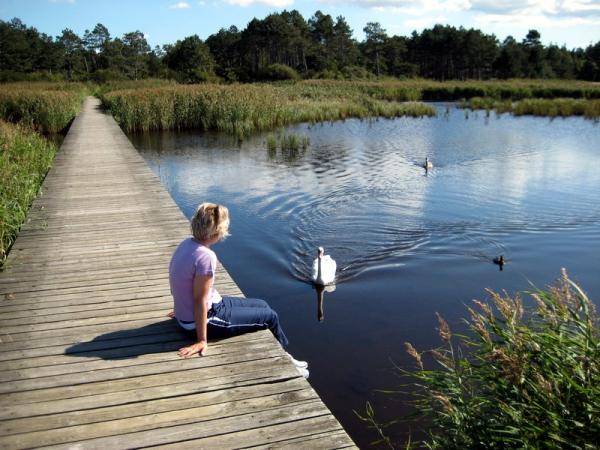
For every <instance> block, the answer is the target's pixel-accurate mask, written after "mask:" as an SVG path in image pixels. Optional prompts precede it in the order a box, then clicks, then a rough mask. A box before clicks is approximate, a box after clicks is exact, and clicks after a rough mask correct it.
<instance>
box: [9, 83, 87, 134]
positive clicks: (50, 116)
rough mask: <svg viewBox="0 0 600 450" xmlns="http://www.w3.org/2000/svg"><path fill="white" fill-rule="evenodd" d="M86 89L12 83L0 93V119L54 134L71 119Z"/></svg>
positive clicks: (73, 86)
mask: <svg viewBox="0 0 600 450" xmlns="http://www.w3.org/2000/svg"><path fill="white" fill-rule="evenodd" d="M86 92H87V90H86V87H85V85H83V84H79V83H72V84H67V83H14V84H5V85H2V89H1V90H0V119H3V120H6V121H9V122H15V123H21V124H24V125H27V126H29V127H31V128H33V129H35V130H38V131H40V132H42V133H58V132H60V131H62V130H64V129H65V128H66V127H67V126H68V125H69V123H70V122H71V121H72V120H73V119H74V118H75V116H76V115H77V113H78V112H79V109H80V107H81V103H82V101H83V98H84V97H85V95H86Z"/></svg>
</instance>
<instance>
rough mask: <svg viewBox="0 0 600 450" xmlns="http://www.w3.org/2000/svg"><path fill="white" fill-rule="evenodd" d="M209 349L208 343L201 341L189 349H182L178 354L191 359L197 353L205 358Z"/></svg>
mask: <svg viewBox="0 0 600 450" xmlns="http://www.w3.org/2000/svg"><path fill="white" fill-rule="evenodd" d="M207 348H208V343H207V342H206V341H200V342H197V343H195V344H192V345H189V346H187V347H183V348H180V349H179V351H178V352H177V354H178V355H179V356H181V357H183V358H189V357H190V356H194V355H195V354H197V353H199V354H200V356H204V353H205V352H206V349H207Z"/></svg>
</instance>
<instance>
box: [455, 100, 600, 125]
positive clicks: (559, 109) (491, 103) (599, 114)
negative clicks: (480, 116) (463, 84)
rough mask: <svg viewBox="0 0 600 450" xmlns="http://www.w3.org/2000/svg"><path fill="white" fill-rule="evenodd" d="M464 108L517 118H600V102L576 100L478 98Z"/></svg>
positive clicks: (467, 103) (468, 102)
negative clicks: (524, 116)
mask: <svg viewBox="0 0 600 450" xmlns="http://www.w3.org/2000/svg"><path fill="white" fill-rule="evenodd" d="M462 107H463V108H468V109H471V110H476V109H484V110H486V111H490V110H495V111H496V112H498V113H500V114H501V113H507V112H508V113H512V114H514V115H516V116H523V115H533V116H544V117H570V116H583V117H586V118H588V119H594V120H598V119H599V118H600V100H582V99H574V98H556V99H524V100H520V101H516V102H513V101H511V100H496V99H493V98H482V97H476V98H472V99H470V100H469V101H466V102H463V104H462Z"/></svg>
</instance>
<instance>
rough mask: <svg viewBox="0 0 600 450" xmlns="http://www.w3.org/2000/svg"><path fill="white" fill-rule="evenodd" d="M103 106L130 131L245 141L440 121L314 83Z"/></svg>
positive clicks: (182, 92) (192, 89)
mask: <svg viewBox="0 0 600 450" xmlns="http://www.w3.org/2000/svg"><path fill="white" fill-rule="evenodd" d="M102 100H103V102H104V104H105V105H106V106H107V107H108V109H109V110H110V111H111V113H112V114H113V116H114V117H115V119H116V120H117V122H118V123H119V124H120V125H121V126H122V127H123V128H124V129H125V130H126V131H147V130H156V129H159V130H160V129H184V128H195V129H200V130H217V131H222V132H225V133H228V134H231V135H235V136H237V137H240V138H243V137H246V136H248V135H249V134H251V133H254V132H256V131H261V130H268V129H273V128H277V127H280V126H284V125H288V124H292V123H299V122H313V123H314V122H323V121H330V120H340V119H346V118H349V117H379V116H383V117H398V116H405V115H409V116H413V117H422V116H432V115H435V109H434V108H433V107H432V106H430V105H425V104H422V103H416V102H398V101H389V100H380V99H377V98H373V97H371V96H369V95H368V94H365V93H364V92H361V91H360V90H357V89H351V88H348V87H347V86H341V87H339V88H338V89H331V88H330V87H329V86H328V85H319V84H311V83H295V84H289V83H287V84H285V83H282V84H253V85H241V84H233V85H216V84H204V85H193V86H174V87H159V88H141V89H126V90H117V91H111V92H108V93H106V94H104V95H103V96H102Z"/></svg>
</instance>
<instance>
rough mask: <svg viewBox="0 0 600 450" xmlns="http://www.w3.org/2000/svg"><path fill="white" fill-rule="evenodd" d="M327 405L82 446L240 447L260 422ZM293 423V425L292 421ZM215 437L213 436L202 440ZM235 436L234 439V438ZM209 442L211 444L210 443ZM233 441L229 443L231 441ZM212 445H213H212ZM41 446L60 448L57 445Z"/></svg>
mask: <svg viewBox="0 0 600 450" xmlns="http://www.w3.org/2000/svg"><path fill="white" fill-rule="evenodd" d="M327 414H328V410H327V408H326V407H325V406H324V405H323V403H322V402H321V401H319V400H313V401H306V402H301V403H292V404H291V405H285V406H281V407H279V408H273V409H267V410H264V411H257V412H253V413H250V414H243V415H234V416H232V417H224V418H219V419H218V420H212V421H210V420H209V421H206V422H200V423H201V424H202V426H199V424H198V423H191V424H183V425H177V426H172V427H169V428H158V429H155V430H147V431H140V432H137V433H128V434H123V435H118V436H111V437H107V438H99V439H91V440H85V441H79V442H78V443H77V444H78V446H81V447H84V448H86V449H107V448H127V447H131V446H132V443H135V444H134V446H135V447H148V446H158V445H164V444H171V443H183V442H185V441H191V440H192V439H196V440H197V441H196V442H189V443H188V446H189V447H193V448H216V447H218V448H231V445H232V442H231V441H232V440H233V441H234V442H235V443H237V446H238V447H239V446H240V445H241V444H243V446H246V445H247V444H248V440H245V439H244V438H247V437H249V436H251V435H252V433H247V434H242V433H240V432H242V431H246V430H254V427H256V426H257V424H260V423H270V424H273V425H277V424H285V423H289V422H292V421H298V420H301V419H310V418H316V417H322V416H326V415H327ZM291 427H293V425H291ZM229 433H239V434H237V436H233V437H231V436H229ZM215 435H217V436H215ZM209 437H213V439H211V440H207V441H208V442H207V441H204V442H203V441H202V439H206V438H209ZM232 438H233V439H232ZM206 443H208V446H207V445H206ZM228 444H229V445H228ZM211 445H212V446H211ZM40 448H59V447H54V446H48V447H40Z"/></svg>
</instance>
